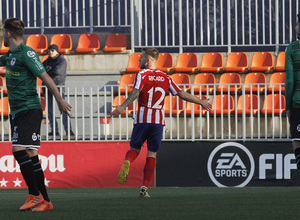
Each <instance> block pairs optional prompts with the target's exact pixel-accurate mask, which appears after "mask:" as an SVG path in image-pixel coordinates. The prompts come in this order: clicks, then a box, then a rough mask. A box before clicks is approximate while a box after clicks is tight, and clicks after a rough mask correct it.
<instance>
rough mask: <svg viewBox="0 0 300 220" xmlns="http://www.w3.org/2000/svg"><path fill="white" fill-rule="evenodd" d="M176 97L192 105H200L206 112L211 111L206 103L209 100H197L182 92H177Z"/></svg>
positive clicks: (209, 105) (210, 106)
mask: <svg viewBox="0 0 300 220" xmlns="http://www.w3.org/2000/svg"><path fill="white" fill-rule="evenodd" d="M177 95H178V96H179V97H180V98H181V99H183V100H185V101H188V102H193V103H196V104H199V105H201V106H202V107H203V108H205V109H206V110H208V111H209V110H211V108H212V105H211V104H210V103H209V102H208V101H209V99H198V98H196V97H195V96H193V95H192V94H190V93H188V92H185V91H183V90H181V91H179V92H178V93H177Z"/></svg>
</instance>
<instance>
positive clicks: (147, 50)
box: [142, 47, 159, 60]
mask: <svg viewBox="0 0 300 220" xmlns="http://www.w3.org/2000/svg"><path fill="white" fill-rule="evenodd" d="M142 51H145V53H146V54H147V56H150V57H152V58H154V59H155V60H157V59H158V54H159V52H158V50H157V49H155V48H151V47H146V48H143V49H142Z"/></svg>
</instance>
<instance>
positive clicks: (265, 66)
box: [250, 52, 274, 71]
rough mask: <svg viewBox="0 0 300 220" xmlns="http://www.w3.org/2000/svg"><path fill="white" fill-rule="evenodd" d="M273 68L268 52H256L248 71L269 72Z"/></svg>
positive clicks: (271, 57)
mask: <svg viewBox="0 0 300 220" xmlns="http://www.w3.org/2000/svg"><path fill="white" fill-rule="evenodd" d="M273 67H274V61H273V55H272V54H271V53H270V52H256V53H254V54H253V57H252V62H251V66H250V71H270V70H271V69H273Z"/></svg>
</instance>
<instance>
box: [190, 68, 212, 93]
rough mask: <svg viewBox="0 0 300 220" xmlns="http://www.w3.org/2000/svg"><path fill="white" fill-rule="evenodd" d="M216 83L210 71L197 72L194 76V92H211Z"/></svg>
mask: <svg viewBox="0 0 300 220" xmlns="http://www.w3.org/2000/svg"><path fill="white" fill-rule="evenodd" d="M198 84H212V85H198ZM214 84H216V77H215V75H214V74H212V73H198V74H197V75H196V76H195V78H194V93H207V91H208V92H209V93H211V92H212V91H213V90H214Z"/></svg>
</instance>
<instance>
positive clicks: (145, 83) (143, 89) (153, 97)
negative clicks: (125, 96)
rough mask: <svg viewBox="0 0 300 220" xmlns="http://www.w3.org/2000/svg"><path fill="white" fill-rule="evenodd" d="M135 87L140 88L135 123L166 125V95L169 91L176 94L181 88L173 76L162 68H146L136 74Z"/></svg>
mask: <svg viewBox="0 0 300 220" xmlns="http://www.w3.org/2000/svg"><path fill="white" fill-rule="evenodd" d="M133 87H134V88H136V89H138V90H140V94H139V97H138V111H137V113H136V115H135V118H134V124H139V123H155V124H163V125H165V117H164V115H165V113H164V102H165V96H166V94H167V92H168V91H169V92H170V93H171V94H172V95H176V94H177V93H178V92H179V91H180V90H181V89H180V88H179V87H178V86H177V85H176V83H175V82H174V81H173V80H172V78H171V77H170V76H168V75H167V74H165V73H164V72H162V71H160V70H153V69H145V70H142V71H140V72H139V73H138V74H136V76H135V80H134V85H133Z"/></svg>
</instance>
